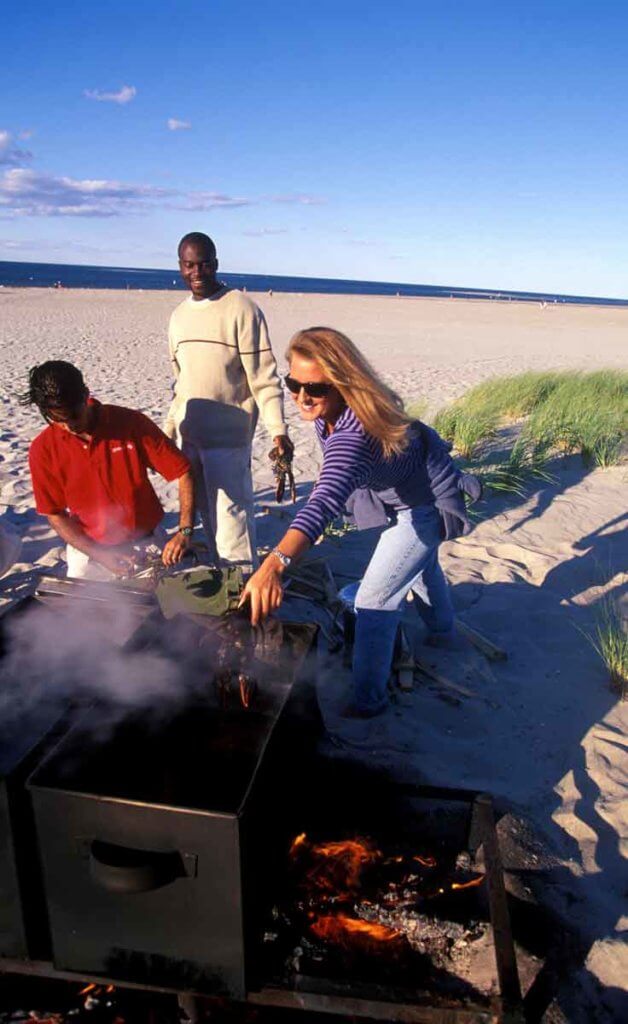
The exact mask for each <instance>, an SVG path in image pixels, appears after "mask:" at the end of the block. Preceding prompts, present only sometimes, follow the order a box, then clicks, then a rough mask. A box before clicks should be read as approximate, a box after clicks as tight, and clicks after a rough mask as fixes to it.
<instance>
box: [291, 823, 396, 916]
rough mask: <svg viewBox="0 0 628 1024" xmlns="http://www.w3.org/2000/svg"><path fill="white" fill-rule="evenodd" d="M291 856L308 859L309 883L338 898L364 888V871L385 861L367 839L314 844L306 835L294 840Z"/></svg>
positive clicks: (345, 896)
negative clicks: (380, 861) (382, 860)
mask: <svg viewBox="0 0 628 1024" xmlns="http://www.w3.org/2000/svg"><path fill="white" fill-rule="evenodd" d="M290 855H291V856H292V857H293V858H294V857H297V856H299V857H301V856H303V857H304V858H305V857H307V861H308V867H307V868H306V872H305V874H306V882H307V884H308V885H309V886H311V887H312V888H313V889H315V890H319V891H322V892H323V893H326V894H329V895H333V896H334V897H336V898H338V899H346V898H347V897H349V896H351V895H352V894H354V893H355V892H356V891H357V890H358V889H359V887H360V884H361V881H362V872H363V870H364V868H366V867H369V866H370V865H372V864H375V863H376V862H377V861H379V860H381V858H382V854H381V851H380V850H378V849H376V847H375V846H374V845H373V844H372V843H371V842H370V841H369V840H367V839H359V838H355V839H344V840H341V841H338V842H329V843H310V842H309V841H308V838H307V836H306V834H305V833H304V832H303V833H301V835H298V836H297V837H296V838H295V839H294V840H293V842H292V845H291V847H290Z"/></svg>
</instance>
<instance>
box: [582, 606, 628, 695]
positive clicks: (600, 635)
mask: <svg viewBox="0 0 628 1024" xmlns="http://www.w3.org/2000/svg"><path fill="white" fill-rule="evenodd" d="M584 635H585V636H586V638H587V640H588V641H589V643H590V644H591V645H592V647H593V648H594V650H595V651H596V652H597V654H598V655H599V657H600V658H601V660H602V662H603V663H604V665H605V666H606V669H607V671H608V677H609V682H610V685H611V688H612V689H613V690H615V691H616V692H617V693H619V695H620V697H621V698H622V700H625V699H626V696H628V632H627V631H626V626H625V624H624V622H623V619H622V616H621V612H620V610H619V606H618V604H617V602H616V601H614V600H613V598H612V597H610V596H608V595H607V596H606V597H605V598H604V599H603V600H602V601H601V602H600V605H599V608H598V613H597V623H596V626H595V630H594V632H593V633H585V634H584Z"/></svg>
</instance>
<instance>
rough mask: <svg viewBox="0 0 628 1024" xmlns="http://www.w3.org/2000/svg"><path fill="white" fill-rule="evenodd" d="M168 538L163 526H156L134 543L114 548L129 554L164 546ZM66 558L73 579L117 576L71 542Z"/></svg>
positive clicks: (111, 578)
mask: <svg viewBox="0 0 628 1024" xmlns="http://www.w3.org/2000/svg"><path fill="white" fill-rule="evenodd" d="M167 539H168V535H167V533H166V531H165V530H164V528H163V526H156V527H155V529H154V530H153V532H152V533H150V534H149V535H148V537H142V539H141V540H136V541H133V543H132V544H120V545H119V546H116V547H115V548H112V550H116V551H123V552H124V553H125V554H129V553H133V552H140V551H145V550H146V548H149V547H150V546H151V545H155V546H157V547H158V548H163V546H164V544H165V543H166V541H167ZM65 559H66V562H67V563H68V572H67V575H68V576H69V577H71V578H72V579H75V580H114V579H115V578H116V577H115V576H114V574H113V573H112V572H109V569H105V567H104V565H100V564H99V563H98V562H95V561H94V560H93V558H90V557H89V555H86V554H85V553H84V552H83V551H79V550H78V548H75V547H72V545H71V544H66V547H65Z"/></svg>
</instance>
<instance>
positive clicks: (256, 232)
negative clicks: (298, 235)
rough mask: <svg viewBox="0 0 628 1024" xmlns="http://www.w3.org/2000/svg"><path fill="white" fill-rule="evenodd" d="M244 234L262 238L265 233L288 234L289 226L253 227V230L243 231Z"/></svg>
mask: <svg viewBox="0 0 628 1024" xmlns="http://www.w3.org/2000/svg"><path fill="white" fill-rule="evenodd" d="M242 234H243V235H248V237H249V238H262V237H263V236H264V235H287V234H288V229H287V228H253V229H252V230H251V231H243V232H242Z"/></svg>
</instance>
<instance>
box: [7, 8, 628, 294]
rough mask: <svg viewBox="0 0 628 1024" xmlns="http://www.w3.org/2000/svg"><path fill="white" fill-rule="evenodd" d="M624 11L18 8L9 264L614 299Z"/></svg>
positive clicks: (10, 56)
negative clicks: (200, 262)
mask: <svg viewBox="0 0 628 1024" xmlns="http://www.w3.org/2000/svg"><path fill="white" fill-rule="evenodd" d="M627 30H628V6H626V4H625V3H623V2H622V3H607V2H604V0H600V2H598V3H597V4H596V5H593V4H592V3H591V2H590V0H587V2H579V0H571V2H562V0H556V2H552V0H545V2H543V3H540V2H536V0H531V2H527V3H525V4H523V3H508V2H507V3H504V2H503V0H501V2H500V3H497V2H484V0H477V2H467V0H458V2H455V3H454V2H449V0H443V2H440V3H438V4H434V3H433V2H430V3H424V2H422V0H389V2H388V3H382V2H381V0H378V2H377V3H375V2H372V0H361V2H354V0H334V2H330V0H317V3H316V4H314V3H313V2H304V0H267V2H264V0H258V2H257V3H251V2H249V0H240V2H234V0H230V2H227V0H216V2H214V0H205V2H203V3H197V4H195V5H186V4H183V3H181V2H172V0H166V2H163V0H161V2H160V0H152V2H150V3H149V2H145V0H133V2H128V0H126V2H119V0H109V2H108V3H107V4H106V5H104V4H103V5H99V4H98V5H96V4H95V5H89V4H87V3H85V2H81V3H78V2H76V3H70V2H65V0H59V2H57V3H56V4H55V5H43V4H41V3H39V2H35V0H25V2H21V3H20V4H19V5H14V10H13V12H12V13H11V16H10V18H8V17H7V15H6V13H5V15H4V21H3V43H2V60H1V61H0V97H1V100H0V259H18V260H41V261H44V262H63V263H96V264H103V265H119V266H125V265H126V266H146V267H171V266H174V265H175V249H176V243H177V241H178V239H179V237H180V236H181V235H182V234H183V233H184V232H186V231H189V230H202V231H206V232H208V233H209V234H211V235H212V236H213V237H214V238H215V240H216V243H217V245H218V251H219V256H220V260H221V265H222V267H223V269H224V270H225V271H231V272H241V273H273V274H296V275H306V276H320V277H345V278H357V279H370V280H382V281H400V282H413V283H429V284H440V285H458V286H468V287H487V288H511V289H532V290H539V291H558V292H566V293H573V294H590V295H607V296H617V297H628V282H627V279H626V263H627V261H626V252H627V248H628V216H627V203H628V190H627V187H626V186H627V178H628V131H627V130H626V120H627V113H626V111H627V110H628V104H627V99H628V60H627V47H626V38H627Z"/></svg>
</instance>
